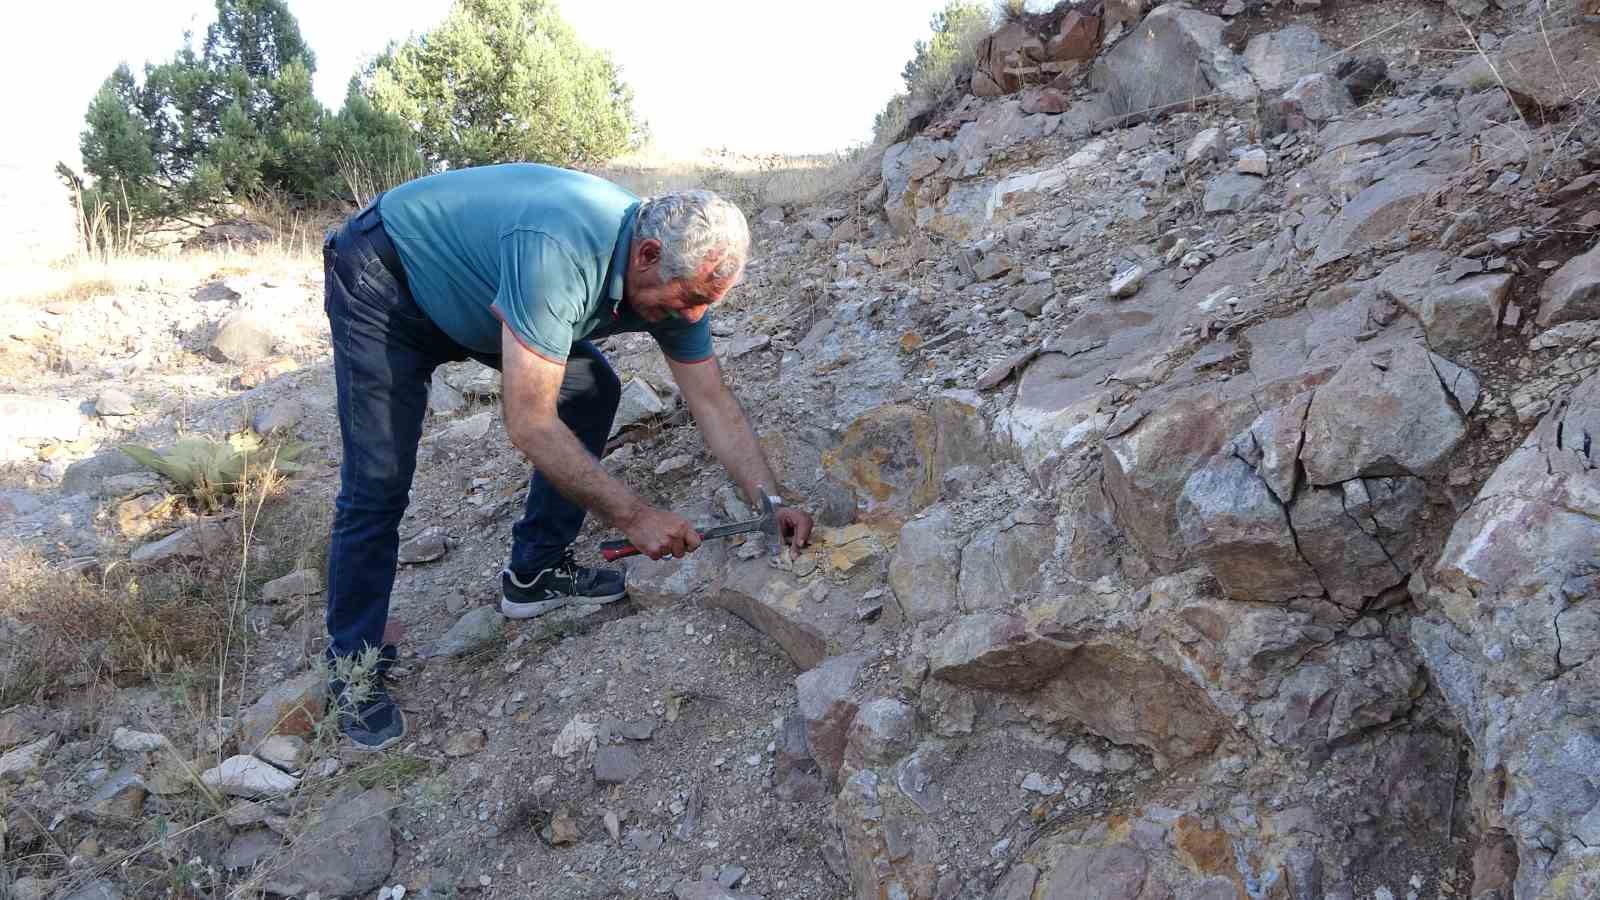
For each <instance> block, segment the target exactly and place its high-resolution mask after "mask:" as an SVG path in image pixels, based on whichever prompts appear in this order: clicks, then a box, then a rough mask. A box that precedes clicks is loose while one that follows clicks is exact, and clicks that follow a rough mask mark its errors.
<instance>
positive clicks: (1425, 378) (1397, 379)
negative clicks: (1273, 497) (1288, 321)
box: [1300, 340, 1467, 486]
mask: <svg viewBox="0 0 1600 900" xmlns="http://www.w3.org/2000/svg"><path fill="white" fill-rule="evenodd" d="M1369 346H1370V345H1369ZM1466 430H1467V429H1466V423H1465V421H1463V419H1462V414H1461V413H1460V412H1459V411H1458V410H1457V409H1456V406H1455V399H1454V398H1453V396H1452V395H1451V394H1450V393H1449V392H1448V391H1447V390H1446V388H1445V383H1444V381H1443V380H1442V378H1441V376H1440V374H1439V370H1438V368H1437V367H1436V366H1435V362H1434V356H1433V354H1431V353H1429V352H1428V348H1427V347H1426V346H1424V345H1423V344H1422V343H1421V342H1420V341H1415V340H1404V341H1400V342H1399V343H1397V344H1388V345H1379V346H1376V347H1370V349H1368V350H1366V351H1365V352H1361V353H1358V354H1357V355H1355V356H1353V357H1352V358H1351V359H1350V360H1349V361H1348V362H1346V363H1345V364H1344V366H1343V367H1341V368H1340V369H1339V371H1338V373H1337V374H1335V375H1334V376H1333V378H1332V379H1330V380H1329V381H1328V383H1327V384H1324V385H1323V386H1322V387H1320V388H1318V389H1317V391H1316V394H1315V395H1314V396H1313V397H1312V399H1311V406H1310V409H1309V410H1308V411H1307V413H1306V419H1305V446H1304V448H1303V449H1302V450H1301V452H1300V462H1301V464H1302V465H1304V466H1305V473H1306V478H1307V479H1308V480H1309V481H1310V483H1311V484H1313V485H1318V486H1328V485H1335V484H1339V483H1341V482H1345V481H1349V480H1350V479H1352V478H1381V477H1390V476H1425V475H1428V474H1430V473H1431V472H1432V471H1433V470H1434V469H1435V467H1436V466H1438V465H1439V463H1440V462H1441V461H1443V460H1445V459H1447V458H1448V457H1449V455H1450V453H1451V452H1452V451H1454V449H1455V447H1456V445H1457V444H1458V443H1459V442H1460V441H1461V439H1462V438H1463V437H1464V436H1465V435H1466Z"/></svg>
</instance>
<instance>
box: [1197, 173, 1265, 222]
mask: <svg viewBox="0 0 1600 900" xmlns="http://www.w3.org/2000/svg"><path fill="white" fill-rule="evenodd" d="M1266 185H1267V182H1266V181H1265V180H1264V179H1262V178H1260V177H1258V176H1255V175H1240V174H1238V173H1236V172H1224V173H1223V174H1221V175H1218V176H1217V177H1215V178H1213V179H1211V181H1210V183H1209V184H1207V185H1206V195H1205V199H1204V201H1203V202H1204V206H1205V211H1206V214H1207V215H1213V214H1216V213H1225V212H1243V211H1244V210H1245V209H1246V208H1247V207H1248V206H1249V205H1250V203H1251V201H1253V200H1255V198H1256V197H1257V196H1258V195H1259V194H1260V193H1261V192H1262V190H1264V189H1265V188H1266Z"/></svg>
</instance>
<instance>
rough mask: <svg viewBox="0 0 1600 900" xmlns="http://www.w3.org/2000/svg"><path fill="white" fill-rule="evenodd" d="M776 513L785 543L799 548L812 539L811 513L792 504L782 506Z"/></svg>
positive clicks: (779, 531) (779, 530) (780, 532)
mask: <svg viewBox="0 0 1600 900" xmlns="http://www.w3.org/2000/svg"><path fill="white" fill-rule="evenodd" d="M776 515H777V517H778V534H780V535H782V536H783V541H784V543H786V544H788V545H789V546H791V547H794V548H796V549H799V548H800V547H804V546H805V545H806V543H807V542H808V541H810V540H811V516H810V514H808V513H806V512H804V511H802V510H798V509H795V508H794V507H792V506H780V507H778V509H777V511H776Z"/></svg>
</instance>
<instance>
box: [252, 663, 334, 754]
mask: <svg viewBox="0 0 1600 900" xmlns="http://www.w3.org/2000/svg"><path fill="white" fill-rule="evenodd" d="M326 695H327V683H326V681H325V680H324V679H323V677H322V676H320V675H319V674H318V673H317V672H315V671H312V672H306V673H305V674H303V675H300V676H297V677H295V678H292V679H290V680H288V681H285V682H282V683H280V684H278V685H275V686H274V687H273V688H272V689H270V690H268V691H267V692H266V693H265V694H263V695H262V696H261V699H260V700H257V701H256V702H255V705H254V706H251V707H250V708H249V709H248V710H246V711H245V713H244V715H242V716H241V717H240V723H239V742H240V749H243V750H251V749H254V748H255V747H256V746H257V745H258V744H260V743H261V742H262V741H264V740H266V739H267V737H268V736H270V735H274V734H294V735H300V736H301V737H305V736H307V735H309V734H311V732H312V731H313V730H314V729H315V728H316V724H317V722H318V721H320V720H321V719H322V714H323V706H324V698H325V697H326Z"/></svg>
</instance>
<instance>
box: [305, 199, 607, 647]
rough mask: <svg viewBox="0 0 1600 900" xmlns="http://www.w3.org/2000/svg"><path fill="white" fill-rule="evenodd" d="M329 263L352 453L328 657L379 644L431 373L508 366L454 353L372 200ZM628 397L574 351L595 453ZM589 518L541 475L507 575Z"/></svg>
mask: <svg viewBox="0 0 1600 900" xmlns="http://www.w3.org/2000/svg"><path fill="white" fill-rule="evenodd" d="M322 264H323V271H324V309H325V310H326V311H327V314H328V325H329V328H330V331H331V337H332V345H333V367H334V375H335V379H336V381H337V384H338V403H339V433H340V435H341V438H342V443H343V449H344V456H343V460H342V461H341V463H340V466H339V494H338V497H337V498H336V500H335V501H334V519H333V531H332V535H331V538H330V541H329V545H328V617H327V623H328V635H329V637H330V638H331V643H330V644H329V647H328V652H329V655H330V656H348V655H352V654H357V653H360V652H361V651H362V650H364V649H365V648H368V647H381V646H382V644H383V629H384V625H385V623H387V622H388V619H389V595H390V592H391V591H392V590H393V589H394V575H395V564H396V560H397V557H398V556H399V547H400V520H401V517H402V516H404V515H405V511H406V504H407V502H408V500H409V495H410V491H411V478H412V475H413V474H414V473H415V471H416V467H417V442H418V441H419V440H420V439H421V437H422V421H423V417H424V415H425V414H426V413H427V409H428V386H429V382H430V379H431V378H432V376H433V370H434V368H435V367H436V366H438V365H439V364H440V363H445V362H459V361H461V360H464V359H467V358H469V357H470V358H473V359H477V360H478V361H479V362H482V363H484V364H485V365H488V366H492V367H494V368H496V369H498V368H500V357H499V355H498V354H494V355H489V354H482V353H476V352H473V351H470V350H468V349H467V348H465V347H463V346H461V345H460V344H457V343H456V342H455V341H453V340H451V339H450V337H449V336H448V335H446V334H445V333H444V332H443V331H441V330H440V329H439V327H438V326H437V325H435V324H434V323H433V322H432V321H431V320H430V319H429V318H428V316H427V314H426V313H424V312H423V311H422V309H421V307H419V306H418V305H417V302H416V300H415V299H414V298H413V297H412V296H411V291H410V289H409V288H408V287H407V284H406V278H405V271H404V269H403V267H402V266H401V264H400V259H399V256H398V255H397V254H396V252H395V249H394V245H393V244H392V243H391V242H390V241H389V237H388V235H387V234H385V233H384V230H383V223H382V219H381V217H380V215H379V213H378V209H377V202H376V201H374V202H373V204H372V205H371V206H369V207H367V208H366V209H365V210H363V211H362V212H361V213H359V214H358V215H357V216H355V217H354V218H353V219H351V220H350V221H349V222H347V223H345V224H344V226H342V227H341V228H339V229H338V230H337V231H335V232H334V233H333V234H331V235H330V236H329V237H328V239H327V240H326V241H325V242H324V243H323V247H322ZM621 396H622V386H621V384H620V382H618V380H617V375H616V373H615V372H613V371H612V370H611V366H610V364H609V363H607V362H606V359H605V357H604V356H603V355H602V354H601V353H600V350H599V348H597V347H595V346H594V345H593V344H591V343H590V342H588V341H578V342H576V343H574V344H573V345H572V351H571V355H570V356H569V357H568V359H567V369H566V378H565V379H564V380H563V381H562V383H561V393H560V397H559V399H558V401H557V410H558V412H559V415H560V417H561V421H562V422H564V423H566V425H567V427H568V428H571V429H572V431H573V433H574V434H576V435H577V436H578V439H579V440H580V441H582V442H583V445H584V446H585V447H587V448H588V450H589V452H590V453H593V454H594V455H595V456H599V455H600V453H601V452H602V451H603V450H604V449H605V442H606V438H607V436H608V435H609V434H610V431H611V420H612V418H613V417H614V416H615V414H616V410H617V402H618V400H620V399H621ZM584 514H585V513H584V510H583V508H582V507H580V506H578V505H577V504H575V503H572V502H571V501H569V500H567V499H566V498H565V497H563V496H561V494H560V493H558V492H557V491H556V489H555V487H554V486H553V485H551V484H550V482H549V481H547V480H545V478H544V476H543V475H541V474H539V473H538V472H537V471H535V472H534V473H533V475H532V477H531V478H530V479H529V484H528V499H527V504H526V507H525V509H524V511H523V516H522V518H521V519H519V520H518V521H517V522H516V524H515V525H514V526H513V527H512V531H511V534H512V541H511V560H510V563H509V567H510V568H511V569H512V571H514V572H516V573H517V574H518V576H519V577H524V578H525V577H527V576H530V575H532V574H534V573H537V572H538V571H539V570H540V569H543V568H545V567H547V566H549V565H551V564H553V563H555V562H556V561H557V560H559V559H560V558H561V556H562V554H563V553H565V552H566V549H567V547H569V546H570V545H571V544H572V542H573V540H575V539H576V538H577V536H578V531H579V529H581V528H582V527H583V519H584Z"/></svg>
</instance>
